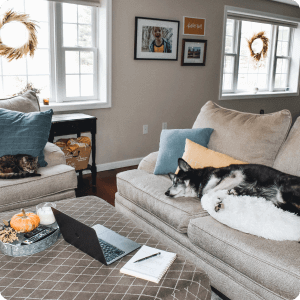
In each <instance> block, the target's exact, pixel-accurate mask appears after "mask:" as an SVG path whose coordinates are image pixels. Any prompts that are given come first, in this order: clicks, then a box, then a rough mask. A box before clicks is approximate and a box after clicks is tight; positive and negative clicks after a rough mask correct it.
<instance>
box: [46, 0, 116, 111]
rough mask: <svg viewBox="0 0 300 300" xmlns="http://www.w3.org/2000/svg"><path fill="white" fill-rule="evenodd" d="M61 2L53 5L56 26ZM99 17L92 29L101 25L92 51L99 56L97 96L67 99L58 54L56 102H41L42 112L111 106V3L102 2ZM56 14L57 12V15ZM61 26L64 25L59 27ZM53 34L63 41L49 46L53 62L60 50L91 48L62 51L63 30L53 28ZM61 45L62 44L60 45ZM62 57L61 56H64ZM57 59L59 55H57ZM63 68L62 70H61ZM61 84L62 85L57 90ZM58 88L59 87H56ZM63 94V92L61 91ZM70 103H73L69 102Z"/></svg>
mask: <svg viewBox="0 0 300 300" xmlns="http://www.w3.org/2000/svg"><path fill="white" fill-rule="evenodd" d="M60 5H61V4H60V3H54V2H53V3H52V2H50V9H49V11H50V19H51V21H52V22H54V24H57V22H56V21H57V20H55V18H62V16H61V9H58V7H59V6H60ZM96 10H97V14H96V16H95V17H94V20H95V23H94V24H93V26H98V30H97V36H94V37H93V40H94V45H95V46H96V47H95V48H96V49H94V50H93V51H94V53H95V55H96V62H97V63H96V64H94V72H97V75H98V76H95V77H97V81H95V82H94V91H96V93H95V96H94V97H83V98H82V99H79V100H77V99H76V100H75V99H72V98H71V99H70V98H69V97H68V98H65V97H64V94H63V93H64V88H62V87H61V84H62V83H64V82H65V72H64V66H65V62H64V55H59V59H58V60H57V63H56V65H54V64H51V87H50V90H51V95H50V97H51V98H52V99H53V101H52V102H50V105H44V104H43V103H42V99H40V106H41V110H42V111H45V110H48V109H49V108H52V109H53V110H54V111H72V110H78V109H98V108H109V107H111V66H112V62H111V59H112V58H111V49H112V37H111V35H112V0H101V6H100V7H99V8H96ZM54 11H55V13H54ZM60 27H61V26H60ZM54 35H57V38H58V39H60V40H59V42H58V43H57V44H55V45H53V43H52V45H50V47H52V48H51V49H50V61H53V59H54V55H56V53H61V51H67V50H68V49H71V50H78V49H79V50H89V51H90V49H91V48H84V47H79V48H77V47H65V48H62V47H60V45H62V29H61V28H58V26H54V27H53V26H50V38H51V39H53V38H54ZM59 43H61V44H59ZM61 54H62V53H61ZM57 57H58V56H57ZM61 66H63V68H61ZM58 85H60V86H59V87H58ZM56 87H58V88H56ZM59 91H63V93H61V92H59ZM69 100H70V101H69Z"/></svg>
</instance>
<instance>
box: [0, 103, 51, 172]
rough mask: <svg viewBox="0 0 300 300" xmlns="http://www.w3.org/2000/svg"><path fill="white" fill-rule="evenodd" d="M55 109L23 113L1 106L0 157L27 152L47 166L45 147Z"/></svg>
mask: <svg viewBox="0 0 300 300" xmlns="http://www.w3.org/2000/svg"><path fill="white" fill-rule="evenodd" d="M52 115H53V110H52V109H49V110H47V111H44V112H39V111H37V112H31V113H23V112H18V111H13V110H8V109H4V108H0V157H1V156H4V155H16V154H27V155H32V156H33V157H37V156H38V157H39V160H38V162H39V165H40V166H41V167H45V166H47V162H46V161H45V160H44V152H43V151H44V148H45V145H46V143H47V141H48V138H49V133H50V129H51V120H52Z"/></svg>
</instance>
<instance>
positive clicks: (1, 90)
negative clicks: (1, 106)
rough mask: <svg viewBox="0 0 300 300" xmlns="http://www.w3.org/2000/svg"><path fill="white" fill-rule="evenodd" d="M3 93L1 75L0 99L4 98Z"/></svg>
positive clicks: (0, 78)
mask: <svg viewBox="0 0 300 300" xmlns="http://www.w3.org/2000/svg"><path fill="white" fill-rule="evenodd" d="M5 96H6V95H5V93H4V90H3V86H2V77H1V76H0V99H2V98H5Z"/></svg>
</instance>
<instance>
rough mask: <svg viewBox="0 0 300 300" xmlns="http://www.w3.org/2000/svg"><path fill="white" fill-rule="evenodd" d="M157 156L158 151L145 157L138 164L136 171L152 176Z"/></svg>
mask: <svg viewBox="0 0 300 300" xmlns="http://www.w3.org/2000/svg"><path fill="white" fill-rule="evenodd" d="M157 156H158V151H157V152H152V153H150V154H149V155H147V156H146V157H144V158H143V159H142V161H141V162H140V164H139V166H138V169H139V170H143V171H146V172H147V173H150V174H153V172H154V169H155V164H156V160H157Z"/></svg>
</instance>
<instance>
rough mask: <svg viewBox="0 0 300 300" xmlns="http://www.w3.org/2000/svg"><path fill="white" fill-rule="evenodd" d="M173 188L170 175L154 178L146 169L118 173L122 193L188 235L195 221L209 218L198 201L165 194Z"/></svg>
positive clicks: (119, 190) (120, 192)
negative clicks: (189, 228) (191, 222)
mask: <svg viewBox="0 0 300 300" xmlns="http://www.w3.org/2000/svg"><path fill="white" fill-rule="evenodd" d="M170 186H171V180H170V179H169V177H168V176H161V175H153V174H149V173H147V172H145V171H142V170H130V171H125V172H121V173H119V174H117V187H118V192H119V194H120V195H121V196H122V197H124V198H126V199H128V200H129V201H132V202H133V203H135V204H136V205H137V206H139V207H141V208H143V209H144V210H146V211H147V212H149V213H151V214H153V215H155V216H156V217H157V218H159V219H160V220H162V221H163V222H165V223H167V224H169V226H171V227H172V228H174V229H175V230H177V231H178V232H181V233H186V232H187V227H188V224H189V222H190V220H191V219H193V218H197V217H200V216H203V215H205V216H207V215H208V214H207V212H205V211H204V210H203V209H202V207H201V203H200V201H199V199H197V198H184V197H183V198H180V197H179V198H176V199H174V198H170V197H167V196H165V192H166V191H167V189H168V188H169V187H170Z"/></svg>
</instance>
